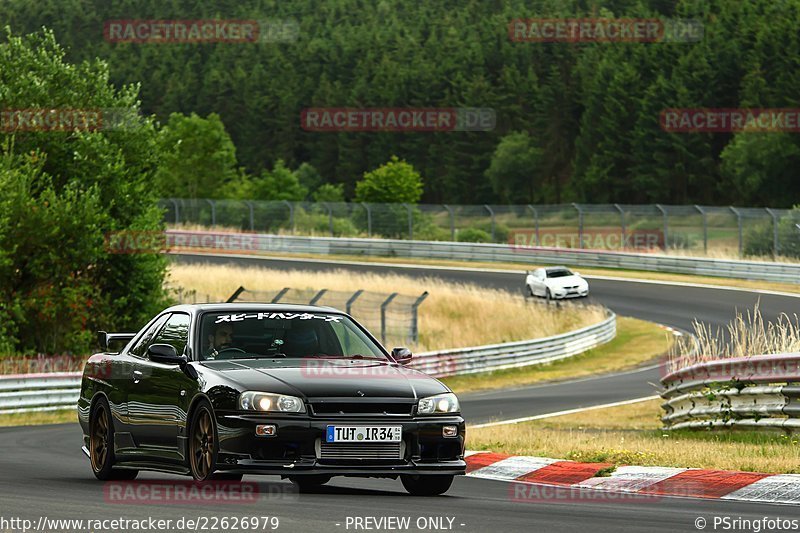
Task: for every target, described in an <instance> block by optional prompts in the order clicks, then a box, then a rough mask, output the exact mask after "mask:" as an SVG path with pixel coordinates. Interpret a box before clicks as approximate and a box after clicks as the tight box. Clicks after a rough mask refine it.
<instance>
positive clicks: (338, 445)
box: [317, 442, 403, 461]
mask: <svg viewBox="0 0 800 533" xmlns="http://www.w3.org/2000/svg"><path fill="white" fill-rule="evenodd" d="M401 445H402V443H401V442H321V443H320V446H319V451H318V453H317V458H318V459H369V460H384V461H385V460H396V459H402V458H403V450H402V447H401Z"/></svg>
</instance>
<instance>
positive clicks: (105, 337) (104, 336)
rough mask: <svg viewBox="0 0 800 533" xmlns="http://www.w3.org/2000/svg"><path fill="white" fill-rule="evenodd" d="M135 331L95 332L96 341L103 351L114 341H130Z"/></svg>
mask: <svg viewBox="0 0 800 533" xmlns="http://www.w3.org/2000/svg"><path fill="white" fill-rule="evenodd" d="M135 336H136V333H107V332H105V331H98V332H97V342H98V343H99V344H100V349H101V350H102V351H104V352H107V351H108V346H109V345H110V344H112V343H115V342H123V341H124V342H126V343H127V342H130V341H131V340H132V339H133V338H134V337H135Z"/></svg>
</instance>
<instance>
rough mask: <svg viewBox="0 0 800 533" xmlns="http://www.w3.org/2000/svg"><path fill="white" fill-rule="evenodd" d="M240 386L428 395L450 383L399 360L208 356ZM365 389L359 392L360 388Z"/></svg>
mask: <svg viewBox="0 0 800 533" xmlns="http://www.w3.org/2000/svg"><path fill="white" fill-rule="evenodd" d="M203 366H205V367H207V368H211V369H214V370H216V371H217V372H220V374H221V375H223V376H224V377H225V378H226V379H228V380H231V381H233V382H235V383H237V384H238V385H239V386H240V387H241V390H254V391H261V392H273V393H277V394H290V395H293V396H301V397H304V398H322V397H327V398H334V397H340V398H359V397H367V398H423V397H425V396H432V395H434V394H440V393H442V392H448V389H447V387H445V386H444V385H443V384H442V383H440V382H439V381H438V380H437V379H435V378H432V377H430V376H428V375H426V374H423V373H422V372H419V371H416V370H413V369H410V368H406V367H404V366H402V365H397V364H395V363H389V362H383V361H373V360H363V359H339V360H336V359H321V358H320V359H314V358H310V359H249V360H241V361H235V360H226V361H206V362H204V363H203ZM359 392H360V393H359Z"/></svg>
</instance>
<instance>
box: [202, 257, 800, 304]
mask: <svg viewBox="0 0 800 533" xmlns="http://www.w3.org/2000/svg"><path fill="white" fill-rule="evenodd" d="M187 253H201V254H202V253H203V250H197V251H191V250H187ZM241 254H242V255H253V256H263V257H266V258H270V259H315V260H319V261H337V260H338V261H356V262H360V263H391V264H393V265H422V266H425V265H430V266H444V267H457V268H480V269H487V270H509V269H513V270H520V271H522V270H533V269H535V268H538V267H540V266H550V265H549V264H548V265H544V264H542V265H536V264H531V263H487V262H481V261H451V260H443V259H418V258H414V259H410V258H404V257H370V256H363V255H357V256H354V255H321V254H292V253H282V254H281V255H280V256H274V255H269V254H266V255H265V254H256V253H241ZM575 269H576V270H578V271H579V272H580V273H581V274H583V275H587V276H606V277H617V278H629V279H641V280H650V281H669V282H678V283H698V284H703V285H716V286H718V287H735V288H740V289H761V290H771V291H778V292H788V293H795V294H800V284H794V283H776V282H768V281H750V280H740V279H728V278H716V277H713V276H692V275H689V274H668V273H662V272H647V271H640V270H622V269H607V268H589V267H586V268H584V267H580V266H578V267H575ZM520 275H521V273H520ZM522 284H523V280H522V278H521V277H520V289H521V288H522Z"/></svg>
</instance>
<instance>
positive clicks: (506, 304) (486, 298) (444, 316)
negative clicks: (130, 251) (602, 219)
mask: <svg viewBox="0 0 800 533" xmlns="http://www.w3.org/2000/svg"><path fill="white" fill-rule="evenodd" d="M170 283H171V284H172V285H173V286H180V287H182V288H183V289H185V290H195V291H197V293H198V294H201V295H208V296H209V297H210V298H211V301H224V300H225V299H226V298H227V297H228V296H230V294H231V293H232V292H233V291H234V290H236V289H237V288H238V287H239V286H240V285H241V286H244V287H245V288H247V289H250V290H258V291H270V290H272V291H277V290H280V289H282V288H283V287H292V288H294V289H314V290H320V289H323V288H325V289H329V290H336V291H356V290H358V289H364V290H366V291H375V292H382V293H392V292H398V293H400V294H406V295H413V296H417V295H419V294H420V293H422V292H423V291H428V292H429V293H430V295H429V296H428V298H427V299H426V300H425V301H424V302H423V303H422V305H421V307H420V308H419V328H420V340H419V343H418V344H417V345H416V346H413V348H414V349H415V350H418V351H420V350H439V349H445V348H462V347H467V346H477V345H482V344H490V343H501V342H511V341H518V340H525V339H534V338H540V337H547V336H550V335H557V334H559V333H564V332H567V331H570V330H574V329H578V328H581V327H584V326H589V325H591V324H596V323H598V322H600V321H602V320H603V319H604V317H605V314H604V310H603V308H601V307H599V306H595V305H563V306H559V307H555V306H548V305H537V304H533V303H531V302H526V301H525V299H524V298H523V297H522V296H521V295H519V294H511V293H509V292H505V291H496V290H489V289H484V288H480V287H476V286H474V285H467V284H453V283H446V282H443V281H441V280H439V279H435V278H423V279H419V278H410V277H406V276H399V275H396V274H389V275H377V274H353V273H351V272H346V271H344V270H338V271H333V272H311V271H303V270H297V271H282V270H270V269H267V268H258V267H248V268H241V267H232V266H223V265H172V266H171V267H170ZM387 344H388V343H387Z"/></svg>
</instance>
